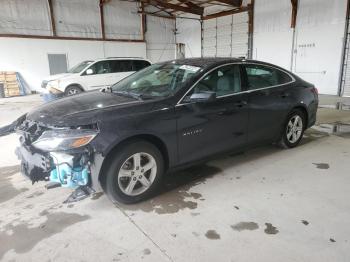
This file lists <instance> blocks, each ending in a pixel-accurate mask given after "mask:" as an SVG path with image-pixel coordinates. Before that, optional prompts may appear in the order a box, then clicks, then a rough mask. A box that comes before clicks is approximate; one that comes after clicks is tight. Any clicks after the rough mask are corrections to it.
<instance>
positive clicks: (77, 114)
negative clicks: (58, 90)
mask: <svg viewBox="0 0 350 262" xmlns="http://www.w3.org/2000/svg"><path fill="white" fill-rule="evenodd" d="M142 103H143V101H139V100H137V99H134V98H129V97H124V96H120V95H116V94H113V93H109V92H106V93H105V92H100V91H92V92H86V93H82V94H79V95H75V96H71V97H66V98H62V99H59V100H55V101H53V102H50V103H47V104H44V105H42V106H39V107H37V108H36V109H34V110H33V111H31V112H29V113H28V115H27V119H29V120H33V121H36V122H40V123H42V124H43V125H46V126H57V127H60V126H76V125H86V124H91V123H96V122H97V121H98V120H99V119H100V118H99V116H100V114H101V113H105V112H106V111H108V112H110V111H111V110H115V109H126V108H129V107H131V106H134V105H135V104H136V105H137V104H142ZM124 111H127V112H130V110H124ZM113 113H114V112H113Z"/></svg>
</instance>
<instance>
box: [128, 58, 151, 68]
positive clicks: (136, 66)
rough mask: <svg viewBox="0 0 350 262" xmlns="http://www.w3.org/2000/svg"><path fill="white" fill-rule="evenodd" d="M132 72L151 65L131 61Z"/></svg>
mask: <svg viewBox="0 0 350 262" xmlns="http://www.w3.org/2000/svg"><path fill="white" fill-rule="evenodd" d="M132 65H133V71H139V70H141V69H144V68H146V67H148V66H150V65H151V63H150V62H148V61H146V60H132Z"/></svg>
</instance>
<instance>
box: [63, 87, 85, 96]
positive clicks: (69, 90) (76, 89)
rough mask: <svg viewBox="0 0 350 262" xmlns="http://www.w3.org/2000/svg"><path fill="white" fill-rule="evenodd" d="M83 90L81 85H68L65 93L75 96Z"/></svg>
mask: <svg viewBox="0 0 350 262" xmlns="http://www.w3.org/2000/svg"><path fill="white" fill-rule="evenodd" d="M81 92H83V90H82V89H81V88H80V87H79V86H76V85H73V86H68V87H67V89H66V92H65V93H66V96H74V95H77V94H80V93H81Z"/></svg>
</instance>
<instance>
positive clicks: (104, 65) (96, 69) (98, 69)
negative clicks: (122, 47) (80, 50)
mask: <svg viewBox="0 0 350 262" xmlns="http://www.w3.org/2000/svg"><path fill="white" fill-rule="evenodd" d="M88 69H91V70H92V72H93V73H92V74H90V75H100V74H108V73H110V72H111V69H110V66H109V63H108V61H100V62H96V63H95V64H93V65H92V66H90V67H89V68H88ZM84 75H86V71H85V72H84Z"/></svg>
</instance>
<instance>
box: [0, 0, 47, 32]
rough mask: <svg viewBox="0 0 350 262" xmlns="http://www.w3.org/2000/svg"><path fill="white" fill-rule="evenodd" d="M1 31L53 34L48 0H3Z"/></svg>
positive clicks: (0, 10) (1, 4) (1, 5)
mask: <svg viewBox="0 0 350 262" xmlns="http://www.w3.org/2000/svg"><path fill="white" fill-rule="evenodd" d="M0 33H1V34H25V35H45V36H49V35H51V34H52V32H51V27H50V17H49V12H48V4H47V0H30V1H28V0H1V2H0Z"/></svg>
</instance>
